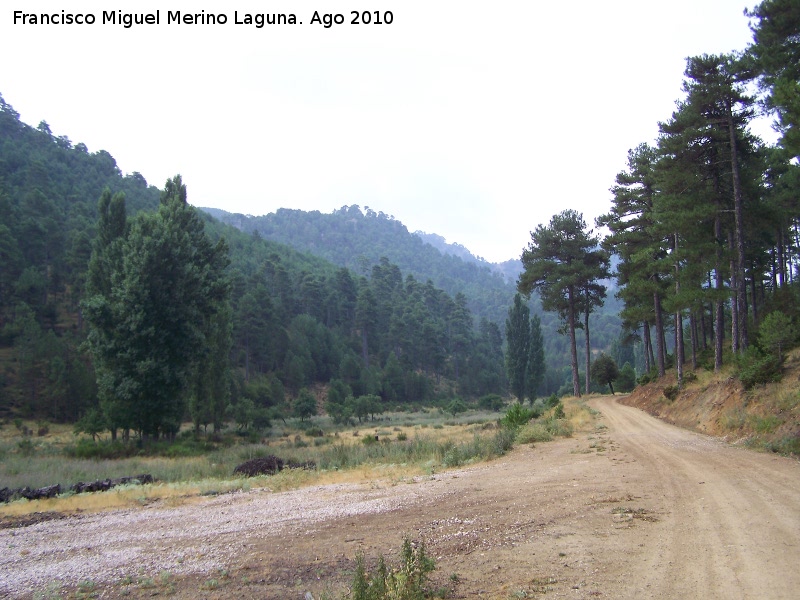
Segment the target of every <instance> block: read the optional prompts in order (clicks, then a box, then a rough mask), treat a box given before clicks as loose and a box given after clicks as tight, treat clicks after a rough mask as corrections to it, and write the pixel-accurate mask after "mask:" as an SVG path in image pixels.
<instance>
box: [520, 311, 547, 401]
mask: <svg viewBox="0 0 800 600" xmlns="http://www.w3.org/2000/svg"><path fill="white" fill-rule="evenodd" d="M546 371H547V364H546V363H545V357H544V337H543V336H542V320H541V319H540V318H539V315H533V316H532V317H531V334H530V345H529V353H528V365H527V367H526V376H525V380H526V381H525V388H526V389H527V393H528V398H529V400H530V402H531V404H533V401H534V400H535V399H536V390H538V389H539V386H540V385H542V381H544V374H545V372H546Z"/></svg>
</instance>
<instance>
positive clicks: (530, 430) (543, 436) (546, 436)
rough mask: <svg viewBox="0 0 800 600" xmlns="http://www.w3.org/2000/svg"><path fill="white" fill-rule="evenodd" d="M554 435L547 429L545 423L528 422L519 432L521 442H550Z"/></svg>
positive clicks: (518, 440) (518, 436) (518, 438)
mask: <svg viewBox="0 0 800 600" xmlns="http://www.w3.org/2000/svg"><path fill="white" fill-rule="evenodd" d="M552 439H553V435H552V434H551V433H550V432H549V431H548V430H547V427H546V426H545V425H544V423H528V424H527V425H526V426H525V427H523V428H522V429H521V430H520V431H519V433H518V434H517V437H516V441H517V443H519V444H534V443H536V442H549V441H550V440H552Z"/></svg>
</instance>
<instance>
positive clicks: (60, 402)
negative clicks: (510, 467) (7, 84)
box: [0, 102, 506, 436]
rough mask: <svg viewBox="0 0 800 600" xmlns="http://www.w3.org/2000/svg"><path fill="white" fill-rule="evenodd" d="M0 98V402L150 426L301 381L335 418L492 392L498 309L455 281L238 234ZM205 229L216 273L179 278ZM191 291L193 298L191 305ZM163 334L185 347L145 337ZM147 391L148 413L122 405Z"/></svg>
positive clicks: (19, 410)
mask: <svg viewBox="0 0 800 600" xmlns="http://www.w3.org/2000/svg"><path fill="white" fill-rule="evenodd" d="M0 109H1V110H0V132H1V133H2V137H1V138H0V140H1V142H2V143H0V216H1V217H2V218H1V220H0V254H2V257H1V258H2V270H0V332H1V333H0V391H2V396H1V397H0V413H2V414H3V415H5V416H9V415H14V416H25V417H33V418H40V419H49V420H59V421H74V420H76V419H79V418H81V417H83V419H84V421H83V423H84V426H85V428H86V429H87V430H97V429H103V428H105V427H110V428H112V429H114V430H116V428H119V429H120V430H122V431H124V430H132V431H134V432H139V433H140V434H146V435H149V436H159V435H170V434H171V433H172V432H173V431H174V427H175V420H176V419H178V420H180V419H182V418H186V417H191V418H192V419H193V420H195V423H196V424H197V425H198V426H202V425H211V424H213V425H216V426H219V425H221V423H222V421H233V422H236V423H238V424H239V426H240V427H243V428H248V427H257V426H263V424H264V423H265V422H267V421H268V420H269V419H270V418H274V417H278V416H287V415H291V414H305V413H307V412H309V411H312V412H315V411H316V409H317V404H318V399H315V398H313V397H311V396H310V393H309V389H310V388H311V387H312V386H315V385H317V384H323V385H324V386H325V387H326V388H330V389H331V390H333V392H332V394H331V397H330V398H328V400H329V401H330V402H329V408H330V410H333V411H334V412H335V411H337V410H338V411H339V415H340V416H342V415H345V416H346V415H347V414H349V413H352V414H355V415H357V416H359V417H360V416H363V411H364V410H369V411H370V412H372V413H374V412H379V411H380V410H383V408H384V407H385V406H389V405H396V404H399V403H418V402H425V403H431V402H437V401H439V400H449V399H452V398H454V397H455V396H457V395H460V396H462V397H464V398H476V397H478V396H482V395H485V394H489V393H497V394H505V392H506V384H505V374H504V366H503V350H502V344H503V336H502V322H501V323H500V324H499V325H498V324H496V323H493V322H490V321H488V320H486V319H485V318H476V316H475V315H473V314H472V313H471V311H470V310H469V308H468V306H467V298H466V296H465V295H463V294H448V293H447V292H445V291H443V290H442V289H440V288H438V287H436V286H435V285H433V284H432V283H431V282H429V281H419V280H417V279H416V278H415V277H414V276H413V275H411V274H410V273H405V272H403V271H402V270H401V269H400V268H399V266H397V265H396V264H394V263H392V262H390V261H389V260H387V259H385V258H378V259H376V260H375V261H374V262H372V263H370V262H369V261H368V260H367V259H365V260H362V261H361V262H360V263H359V265H358V269H357V270H350V269H346V268H343V267H340V266H336V265H334V264H332V263H330V262H328V261H327V260H325V259H324V258H320V257H316V256H313V255H311V254H307V253H302V252H298V251H296V250H293V249H291V248H290V247H288V246H286V245H283V244H280V243H277V242H274V241H270V240H268V239H264V238H263V237H261V236H259V235H258V234H250V233H244V232H241V231H238V230H237V229H234V228H232V227H230V226H228V225H224V224H222V223H220V222H218V221H216V220H214V219H212V218H210V217H208V216H206V215H203V213H200V212H198V211H196V210H195V209H193V208H192V207H191V206H190V205H189V204H188V202H187V198H188V197H190V191H188V192H187V189H188V190H190V188H187V186H185V185H184V183H183V182H182V181H181V180H180V178H176V179H174V180H170V181H169V182H167V187H166V188H165V189H164V190H162V191H159V190H158V189H156V188H155V187H153V186H148V185H147V183H146V182H145V180H144V178H143V177H141V176H140V175H138V174H133V175H129V176H122V174H121V173H120V171H119V169H118V168H117V167H116V164H115V162H114V159H113V158H112V157H111V155H110V154H108V153H107V152H105V151H98V152H94V153H90V152H88V150H87V149H86V148H85V146H83V145H82V144H76V145H73V144H72V143H71V142H70V141H69V140H68V139H67V138H65V137H60V138H59V137H55V136H53V135H52V133H51V132H50V131H49V128H48V127H47V125H46V124H45V123H42V124H40V125H39V127H37V128H33V127H31V126H29V125H26V124H24V123H22V122H21V121H20V120H19V115H18V113H16V111H14V110H13V108H12V107H11V106H9V105H8V104H6V103H4V102H3V103H2V105H0ZM204 240H208V241H207V242H206V241H204ZM220 243H221V244H222V246H219V248H220V250H214V253H216V254H217V255H218V256H219V258H218V259H213V263H214V264H217V265H222V264H223V263H220V262H219V261H220V260H222V256H223V255H221V254H219V252H220V251H222V250H224V263H225V264H227V266H225V267H224V272H222V271H220V272H219V273H220V275H219V276H220V277H222V278H221V279H219V282H220V283H213V280H210V279H209V280H206V279H202V280H201V279H197V278H196V276H194V275H192V268H189V267H190V263H191V261H194V260H196V259H197V257H198V256H208V257H211V256H212V254H210V253H211V252H212V251H211V248H216V247H217V246H218V244H220ZM181 257H183V258H181ZM209 260H211V258H209ZM187 261H189V262H187ZM209 264H211V263H209ZM170 265H171V266H170ZM218 268H219V267H214V269H218ZM198 269H199V270H198ZM204 269H206V267H200V266H198V268H197V269H194V270H195V271H196V272H203V271H204ZM193 277H194V279H193ZM204 282H205V283H204ZM209 286H210V287H209ZM193 289H195V290H196V291H199V292H200V293H201V297H206V296H207V300H206V301H204V302H201V303H199V304H195V305H194V308H192V307H191V306H190V303H191V302H198V300H197V299H192V298H196V293H195V292H191V290H193ZM203 290H205V291H203ZM213 290H217V291H216V292H215V291H213ZM223 291H224V293H223ZM220 294H222V295H220ZM154 298H161V301H159V302H155V303H153V299H154ZM212 300H213V302H212ZM204 306H205V308H203V307H204ZM154 335H155V337H154ZM187 336H188V337H187ZM165 337H166V338H170V337H173V338H175V339H182V340H184V344H185V346H184V347H179V346H175V345H174V344H172V345H169V344H167V345H164V346H163V348H162V349H161V350H157V348H158V347H159V343H160V341H159V340H161V339H164V338H165ZM87 342H88V343H87ZM159 352H161V353H160V354H159ZM119 357H126V358H125V360H124V361H123V360H121V359H120V358H119ZM155 367H157V368H156V370H152V369H153V368H155ZM142 372H151V376H148V377H147V378H145V379H146V380H148V381H150V383H148V384H146V385H145V384H144V383H142V381H139V382H138V383H137V382H136V381H134V380H135V377H133V375H131V374H133V373H142ZM201 373H202V374H205V375H203V376H201ZM208 373H215V374H216V375H215V376H214V377H213V378H212V379H213V381H211V380H209V379H208ZM220 383H221V386H220ZM132 386H133V387H132ZM143 386H144V387H143ZM170 386H172V387H170ZM137 390H138V391H137ZM165 394H166V395H168V396H170V398H167V397H166V396H165ZM161 396H164V397H163V398H162V400H160V401H159V402H158V410H155V408H154V409H153V410H152V411H146V412H147V413H148V414H152V415H156V416H155V417H154V418H153V420H148V419H144V418H143V417H142V415H141V414H138V415H137V414H134V413H135V412H136V411H135V410H134V408H133V407H134V406H135V405H140V407H141V406H144V403H145V402H150V401H152V399H153V398H159V397H161ZM309 397H311V398H312V402H311V403H310V405H309V402H308V399H309ZM136 398H140V400H139V401H136V400H135V399H136ZM359 399H360V400H359ZM322 400H323V401H324V400H325V398H322ZM167 406H171V407H172V408H170V409H169V410H167V409H166V408H165V407H167ZM154 407H155V405H154ZM137 410H138V409H137ZM170 411H172V413H170ZM176 411H177V412H176ZM140 412H141V411H140ZM159 415H160V416H159ZM87 419H88V420H87Z"/></svg>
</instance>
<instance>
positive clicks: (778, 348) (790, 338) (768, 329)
mask: <svg viewBox="0 0 800 600" xmlns="http://www.w3.org/2000/svg"><path fill="white" fill-rule="evenodd" d="M796 340H797V330H796V329H795V327H794V325H793V324H792V320H791V319H790V318H789V317H788V316H786V315H785V314H784V313H782V312H781V311H777V310H776V311H773V312H771V313H769V314H768V315H767V316H766V317H764V320H763V321H762V322H761V326H760V327H759V330H758V343H759V345H760V346H761V348H762V349H764V350H766V351H767V352H769V353H770V354H773V355H775V357H776V358H777V361H778V363H779V364H782V363H783V350H784V349H786V348H789V347H790V345H792V344H794V343H795V342H796Z"/></svg>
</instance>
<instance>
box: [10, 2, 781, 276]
mask: <svg viewBox="0 0 800 600" xmlns="http://www.w3.org/2000/svg"><path fill="white" fill-rule="evenodd" d="M755 3H756V2H755V0H749V1H747V0H669V1H660V2H659V1H652V2H646V1H643V0H631V1H627V0H625V1H623V0H607V1H604V2H598V1H597V0H593V1H576V2H523V1H521V0H516V1H510V0H499V1H493V2H488V1H483V2H474V1H469V0H466V1H465V0H386V1H381V2H375V1H371V2H369V3H364V2H356V1H352V2H340V1H338V0H336V1H330V0H316V1H313V2H310V1H307V0H294V1H292V0H278V1H273V2H248V1H242V2H236V1H233V2H224V1H222V0H218V1H216V2H186V1H183V0H167V1H166V2H157V3H154V2H148V1H137V2H132V1H130V0H120V1H118V2H116V3H109V2H93V1H89V0H85V1H82V0H75V1H71V2H66V1H63V0H62V1H60V2H37V1H35V0H27V1H24V2H23V1H21V0H18V1H17V2H11V3H9V4H6V5H5V7H4V8H3V9H2V12H0V15H2V16H1V17H0V56H2V57H3V58H2V61H1V62H0V94H2V95H3V97H4V98H5V101H6V102H8V103H9V104H11V105H12V106H13V107H14V108H15V109H16V110H17V111H18V112H19V113H20V115H21V118H22V120H23V121H24V122H26V123H29V124H31V125H34V126H35V125H37V124H38V123H39V121H40V120H42V119H44V120H46V121H47V122H48V124H49V125H50V127H51V129H52V131H53V133H54V134H55V135H66V136H68V137H69V138H70V139H71V140H72V141H73V142H74V143H77V142H83V143H85V144H86V145H87V146H88V148H89V151H91V152H94V151H97V150H101V149H104V150H107V151H108V152H110V153H111V154H112V155H113V156H114V157H115V158H116V160H117V164H118V165H119V167H120V169H121V170H122V171H123V173H130V172H133V171H139V172H140V173H142V174H143V175H144V176H145V178H146V179H147V180H148V182H149V183H151V184H154V185H157V186H159V187H163V185H164V182H165V181H166V179H167V178H168V177H171V176H172V175H174V174H176V173H180V174H181V175H182V176H183V178H184V181H185V183H186V184H187V187H188V191H189V201H190V202H191V203H192V204H194V205H195V206H211V207H217V208H222V209H224V210H228V211H231V212H241V213H246V214H252V215H262V214H267V213H270V212H274V211H275V210H277V209H278V208H281V207H287V208H299V209H304V210H319V211H322V212H325V213H329V212H331V211H332V210H334V209H336V208H339V207H341V206H343V205H351V204H358V205H360V206H362V207H364V206H369V207H370V208H372V209H373V210H375V211H383V212H384V213H387V214H389V215H393V216H394V217H395V218H397V219H399V220H400V221H402V222H403V223H404V224H405V225H406V226H407V227H408V228H409V230H410V231H415V230H418V229H419V230H423V231H427V232H430V233H438V234H440V235H442V236H444V237H445V238H447V240H448V241H449V242H457V243H460V244H463V245H464V246H466V247H467V248H469V249H470V250H471V251H472V252H473V253H475V254H477V255H479V256H482V257H484V258H486V259H487V260H490V261H503V260H507V259H509V258H517V257H519V255H520V254H521V252H522V248H523V247H525V246H526V245H527V243H528V242H529V241H530V231H531V230H532V229H534V228H535V227H536V226H537V225H538V224H540V223H547V222H548V221H549V219H550V217H551V216H552V215H553V214H555V213H557V212H560V211H561V210H564V209H566V208H573V209H576V210H579V211H581V212H582V213H583V214H584V217H585V218H586V220H587V223H589V224H591V223H593V221H594V218H595V217H596V216H597V215H598V214H601V213H603V212H605V211H607V210H608V208H609V207H610V193H609V191H608V190H609V188H610V187H611V185H612V184H613V181H614V177H615V175H616V173H617V172H619V171H620V170H622V169H624V168H625V163H626V156H627V151H628V149H629V148H632V147H635V146H637V145H638V144H639V143H641V142H646V141H647V142H652V141H654V139H655V137H656V134H657V123H658V121H660V120H666V119H668V118H669V117H670V115H671V113H672V110H673V108H674V103H675V101H676V100H677V99H679V98H680V97H681V83H682V74H683V70H684V68H685V58H686V57H687V56H691V55H697V54H701V53H709V54H711V53H722V52H729V51H731V50H741V49H744V48H745V46H746V45H747V44H748V42H749V41H750V40H751V34H750V31H749V29H748V21H747V18H746V17H745V16H744V15H743V9H744V8H745V7H747V8H751V7H752V6H753V5H754V4H755ZM365 4H368V5H369V8H370V9H371V10H372V11H376V10H377V11H379V12H380V13H381V15H384V13H385V11H391V13H392V16H393V22H392V24H390V25H351V24H350V20H351V15H350V12H351V11H352V10H358V9H363V8H364V5H365ZM15 8H16V9H17V10H22V11H23V12H25V13H41V12H53V11H55V12H57V13H58V14H59V15H60V14H61V11H62V10H67V11H69V12H72V13H93V14H94V15H95V16H96V19H97V20H96V23H95V24H94V25H84V26H80V25H22V24H20V23H19V22H18V24H16V25H15V24H14V22H13V21H14V9H15ZM110 8H114V9H116V10H122V11H123V12H136V13H142V12H154V11H155V10H156V9H157V8H160V19H161V22H160V24H159V25H139V26H136V25H135V26H133V27H131V28H124V27H123V26H121V25H113V24H102V14H103V13H102V11H103V9H106V10H108V9H110ZM267 8H269V9H270V10H273V11H274V12H276V13H281V12H282V13H294V14H295V15H296V18H297V20H298V21H301V22H302V25H300V24H298V25H295V26H289V25H282V26H278V25H266V26H264V27H263V28H257V27H255V26H253V25H245V24H240V25H237V24H235V22H234V20H235V15H234V11H238V14H239V20H244V15H245V14H246V13H250V14H256V13H260V12H264V11H265V10H266V9H267ZM201 10H204V11H205V12H206V14H209V13H214V14H219V13H225V15H226V16H227V18H228V22H227V24H225V25H202V24H199V25H175V24H169V25H168V24H167V23H166V21H167V12H168V11H183V12H184V13H186V12H192V13H197V12H200V11H201ZM315 10H317V11H319V13H320V15H323V14H325V13H341V14H343V15H344V17H345V19H344V20H345V24H342V25H338V26H333V27H331V28H325V27H323V26H322V25H312V24H311V20H312V17H313V15H314V12H315ZM373 16H374V13H373ZM764 132H765V133H767V134H768V133H769V130H768V128H765V131H764ZM759 133H762V132H759Z"/></svg>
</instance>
